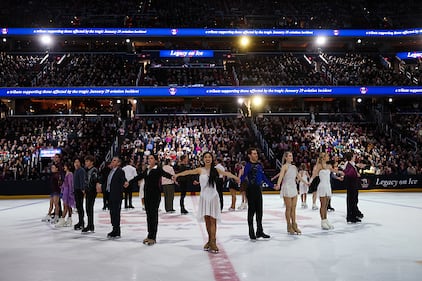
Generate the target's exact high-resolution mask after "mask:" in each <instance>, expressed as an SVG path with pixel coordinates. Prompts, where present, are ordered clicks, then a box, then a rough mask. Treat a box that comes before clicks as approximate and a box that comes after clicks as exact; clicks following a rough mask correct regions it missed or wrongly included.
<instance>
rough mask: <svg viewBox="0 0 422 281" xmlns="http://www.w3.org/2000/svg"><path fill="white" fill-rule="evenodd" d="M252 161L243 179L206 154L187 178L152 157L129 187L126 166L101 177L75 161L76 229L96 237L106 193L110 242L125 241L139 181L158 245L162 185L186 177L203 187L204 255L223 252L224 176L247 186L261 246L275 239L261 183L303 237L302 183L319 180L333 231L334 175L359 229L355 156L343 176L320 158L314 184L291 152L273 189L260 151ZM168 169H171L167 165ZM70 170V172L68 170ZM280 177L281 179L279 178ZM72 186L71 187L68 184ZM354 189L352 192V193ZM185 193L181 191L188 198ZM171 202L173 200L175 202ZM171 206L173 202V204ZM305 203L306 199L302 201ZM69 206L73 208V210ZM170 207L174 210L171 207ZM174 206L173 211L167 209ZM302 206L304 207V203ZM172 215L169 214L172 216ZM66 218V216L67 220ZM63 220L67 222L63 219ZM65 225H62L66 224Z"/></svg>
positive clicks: (253, 235)
mask: <svg viewBox="0 0 422 281" xmlns="http://www.w3.org/2000/svg"><path fill="white" fill-rule="evenodd" d="M247 155H248V158H249V161H247V162H246V164H245V166H244V167H243V169H242V172H241V173H238V175H239V176H240V177H238V176H236V175H233V174H232V173H230V172H227V171H225V170H223V169H217V168H216V165H215V159H214V156H213V154H212V153H210V152H205V153H203V154H202V162H203V165H202V166H201V167H198V168H194V169H189V167H188V166H187V165H186V163H185V161H184V160H185V159H186V158H187V157H184V158H183V159H181V160H182V161H184V162H183V163H185V165H186V167H185V168H184V169H183V171H182V172H179V173H175V172H174V170H172V169H166V170H165V169H163V167H161V166H160V165H159V164H158V159H157V156H156V155H149V156H148V157H147V162H148V165H147V166H146V168H145V169H144V170H143V171H141V172H140V173H139V174H137V175H136V176H135V175H132V176H130V177H129V178H131V179H130V181H128V179H127V176H126V175H125V171H124V169H122V168H121V160H120V159H119V158H118V157H114V158H113V159H112V161H111V163H110V165H109V168H110V171H109V173H108V175H107V176H102V177H101V176H100V175H99V173H98V170H97V168H95V167H94V158H93V157H92V156H87V157H85V169H84V168H82V167H81V165H80V162H79V160H75V162H74V166H75V172H74V174H73V185H74V194H75V200H74V201H75V203H76V208H77V210H78V215H79V222H78V223H77V224H76V225H75V226H74V229H75V230H82V233H90V232H94V217H93V213H94V203H95V198H96V195H97V192H106V193H107V195H108V208H109V211H110V218H111V225H112V231H111V232H110V233H108V235H107V237H108V238H110V239H116V238H120V236H121V231H120V217H121V204H122V200H123V194H124V191H125V189H126V188H127V187H128V186H130V185H133V184H135V183H136V184H137V183H138V182H139V181H140V180H143V181H144V199H145V200H144V202H145V211H146V215H147V232H148V234H147V237H146V238H145V239H144V240H143V243H144V244H146V245H154V244H155V243H156V236H157V231H158V211H159V205H160V201H161V184H162V179H163V178H165V179H167V180H168V181H167V183H168V185H172V184H174V183H176V182H179V181H180V182H181V183H183V182H184V181H183V179H184V177H186V176H192V175H197V176H199V183H200V187H201V193H200V201H199V207H198V211H197V215H198V219H199V220H201V221H205V225H206V229H207V233H208V241H207V243H206V244H205V245H204V250H207V251H210V252H214V253H216V252H218V247H217V243H216V233H217V222H219V221H220V219H221V201H220V198H221V197H220V196H219V192H218V189H217V185H218V184H219V180H220V179H221V177H222V176H225V177H227V178H228V179H232V180H234V181H235V182H236V183H237V184H238V185H239V184H242V185H243V186H245V193H246V198H247V202H248V216H247V222H248V228H249V238H250V239H251V240H252V241H256V239H258V238H265V239H268V238H270V235H268V234H266V233H264V230H263V226H262V216H263V200H262V183H266V184H267V185H268V186H269V187H271V188H273V189H275V190H281V191H280V195H281V197H282V198H283V200H284V204H285V208H286V210H285V218H286V223H287V232H288V234H301V230H300V229H299V227H298V225H297V222H296V204H297V195H298V190H297V183H299V185H302V186H305V187H306V186H309V185H310V183H311V182H312V181H313V180H314V179H315V178H319V184H318V187H317V190H316V193H317V195H318V197H319V198H320V202H321V206H320V216H321V227H322V228H323V229H325V230H328V229H332V228H333V226H332V225H331V223H330V222H329V221H328V219H327V208H328V202H329V199H330V197H331V184H330V180H331V175H332V174H333V173H334V174H336V175H337V176H339V179H343V177H344V180H345V181H347V183H348V185H351V186H353V187H352V188H349V187H348V193H347V215H348V217H347V222H350V223H356V222H358V221H359V219H360V218H362V217H363V215H362V213H361V212H360V211H359V209H358V208H357V201H358V200H357V190H358V184H357V182H358V180H359V176H360V175H359V173H358V172H357V169H356V166H355V163H354V162H353V161H354V159H355V156H354V155H346V157H345V158H346V159H347V160H348V162H347V163H346V164H345V166H344V172H341V171H338V170H335V169H334V168H333V166H332V165H331V164H330V162H329V154H328V153H324V152H323V153H320V156H319V157H318V159H317V162H316V165H315V167H314V169H313V172H312V176H311V179H310V180H309V181H308V180H307V177H306V176H303V173H299V172H298V170H297V167H296V166H295V165H294V164H293V154H292V152H285V153H284V155H283V158H282V167H281V169H280V173H279V174H278V175H277V176H278V179H277V183H276V184H273V183H272V182H271V181H270V180H269V179H268V178H267V177H266V175H265V173H264V169H263V166H262V164H261V163H260V162H259V155H258V151H257V149H256V148H250V149H248V151H247ZM167 164H168V163H167ZM68 170H69V169H68ZM277 176H276V177H277ZM274 178H275V177H274ZM68 184H69V183H68ZM171 189H172V190H171V191H170V193H173V194H174V187H172V188H171ZM349 189H350V191H349ZM185 192H186V190H182V193H185ZM84 197H85V200H86V203H85V205H86V213H87V217H88V224H87V225H86V226H85V225H84V209H83V198H84ZM171 199H173V198H172V197H171ZM182 199H184V196H181V203H180V204H181V211H182V214H184V213H185V214H186V213H187V211H186V209H185V208H184V201H183V200H182ZM305 200H306V199H305ZM171 201H172V200H171ZM302 202H303V199H302ZM69 204H70V205H69ZM170 204H171V205H170ZM71 205H72V201H71V200H70V202H69V201H66V203H65V206H66V207H67V212H66V213H67V214H68V215H69V217H70V216H71V207H72V206H71ZM168 205H169V206H168ZM302 206H303V203H302ZM168 209H169V210H168ZM166 211H174V210H173V209H172V202H171V203H170V202H169V201H168V202H166ZM66 213H65V214H66ZM63 219H64V217H63ZM254 219H255V221H256V231H255V227H254ZM61 223H63V221H62V220H61Z"/></svg>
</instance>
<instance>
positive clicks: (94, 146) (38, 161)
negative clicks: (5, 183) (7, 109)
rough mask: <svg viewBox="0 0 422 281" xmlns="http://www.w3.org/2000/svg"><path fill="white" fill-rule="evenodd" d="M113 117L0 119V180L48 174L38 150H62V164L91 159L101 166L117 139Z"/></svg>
mask: <svg viewBox="0 0 422 281" xmlns="http://www.w3.org/2000/svg"><path fill="white" fill-rule="evenodd" d="M116 131H117V124H116V121H115V119H114V118H113V117H103V118H100V117H90V118H84V117H59V118H54V117H35V118H5V119H0V136H1V137H0V179H1V180H13V179H18V180H23V179H26V180H28V179H39V178H40V177H41V176H42V175H43V174H44V173H46V172H48V168H49V167H48V165H45V163H46V162H51V159H43V158H42V157H41V155H40V152H41V151H40V149H57V148H59V149H61V156H62V160H63V161H73V159H75V158H80V159H83V158H84V157H85V156H86V155H88V154H90V155H94V156H95V157H96V159H98V161H100V162H99V163H97V164H101V162H102V161H103V160H104V158H105V155H106V153H107V152H108V151H109V149H110V147H111V143H112V142H113V141H114V136H115V135H116Z"/></svg>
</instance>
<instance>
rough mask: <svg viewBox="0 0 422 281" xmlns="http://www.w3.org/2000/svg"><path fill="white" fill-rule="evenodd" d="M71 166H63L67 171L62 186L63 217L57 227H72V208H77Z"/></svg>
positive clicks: (66, 164) (67, 164)
mask: <svg viewBox="0 0 422 281" xmlns="http://www.w3.org/2000/svg"><path fill="white" fill-rule="evenodd" d="M71 166H72V165H71V164H69V163H65V164H64V165H63V170H64V171H65V173H66V175H65V177H64V181H63V183H62V185H61V186H60V189H61V192H62V200H63V206H64V209H63V214H62V217H61V218H60V219H59V222H58V223H57V224H56V227H62V226H72V208H74V207H75V197H74V194H73V193H74V191H73V173H72V172H71V171H70V169H71ZM66 215H67V216H68V217H67V220H65V218H66Z"/></svg>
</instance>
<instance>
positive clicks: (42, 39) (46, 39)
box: [40, 34, 53, 46]
mask: <svg viewBox="0 0 422 281" xmlns="http://www.w3.org/2000/svg"><path fill="white" fill-rule="evenodd" d="M40 42H41V43H42V44H43V45H46V46H50V45H51V44H52V43H53V37H51V36H50V35H48V34H43V35H41V37H40Z"/></svg>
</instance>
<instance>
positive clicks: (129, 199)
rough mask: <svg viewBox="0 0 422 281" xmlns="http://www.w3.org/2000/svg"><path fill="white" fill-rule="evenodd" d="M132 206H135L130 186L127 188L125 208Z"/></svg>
mask: <svg viewBox="0 0 422 281" xmlns="http://www.w3.org/2000/svg"><path fill="white" fill-rule="evenodd" d="M120 204H121V202H120ZM131 206H133V205H132V189H131V187H130V186H129V187H128V188H125V208H129V207H131Z"/></svg>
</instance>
